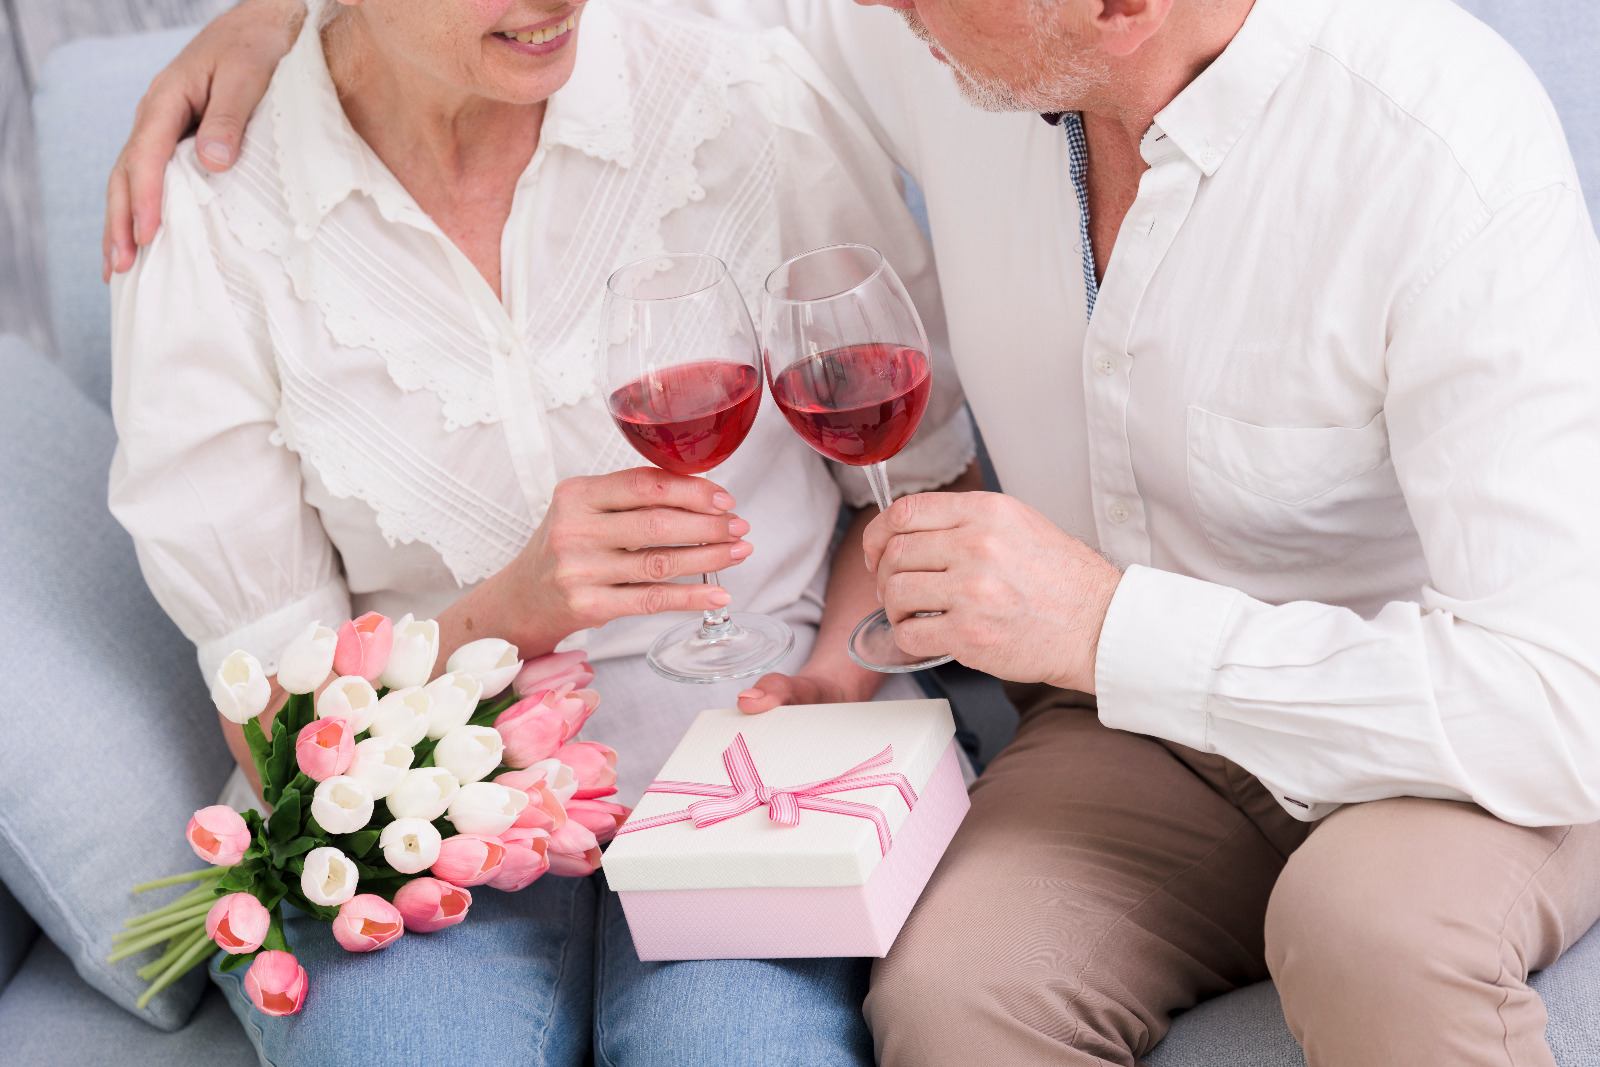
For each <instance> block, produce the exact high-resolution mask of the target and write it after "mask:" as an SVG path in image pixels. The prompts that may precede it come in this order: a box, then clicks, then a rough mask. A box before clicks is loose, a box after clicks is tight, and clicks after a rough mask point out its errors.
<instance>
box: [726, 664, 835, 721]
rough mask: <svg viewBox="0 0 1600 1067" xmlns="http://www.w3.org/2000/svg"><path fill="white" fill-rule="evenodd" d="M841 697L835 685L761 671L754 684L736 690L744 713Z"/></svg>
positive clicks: (826, 701)
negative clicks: (742, 689) (761, 673)
mask: <svg viewBox="0 0 1600 1067" xmlns="http://www.w3.org/2000/svg"><path fill="white" fill-rule="evenodd" d="M843 699H844V691H843V690H842V689H841V688H840V687H839V686H837V685H835V684H832V683H830V682H826V681H823V680H822V679H820V678H812V677H809V676H807V675H803V674H796V675H792V676H791V675H787V674H777V673H773V674H764V675H762V676H761V678H760V680H758V681H757V682H756V684H755V685H753V686H751V687H750V688H749V689H746V690H745V691H744V692H742V693H740V694H739V710H740V711H742V712H744V713H745V714H746V715H759V714H761V713H762V712H763V711H771V710H772V709H773V708H776V707H781V706H782V705H784V704H835V703H838V702H840V701H841V700H843Z"/></svg>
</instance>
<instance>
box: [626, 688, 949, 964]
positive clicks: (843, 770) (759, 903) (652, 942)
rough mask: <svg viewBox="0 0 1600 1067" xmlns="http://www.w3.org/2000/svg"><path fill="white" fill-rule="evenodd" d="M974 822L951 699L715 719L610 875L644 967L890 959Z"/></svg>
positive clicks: (692, 732) (630, 830)
mask: <svg viewBox="0 0 1600 1067" xmlns="http://www.w3.org/2000/svg"><path fill="white" fill-rule="evenodd" d="M966 812H967V790H966V785H965V783H964V782H963V781H962V778H961V768H960V765H959V764H958V763H957V762H956V749H955V723H954V721H953V720H952V719H951V717H950V705H949V703H948V702H947V701H943V700H899V701H877V702H873V703H866V704H815V705H797V706H793V707H782V708H776V709H774V710H772V711H769V712H767V713H766V714H764V715H744V714H742V713H740V712H739V711H737V710H735V709H717V710H711V711H704V712H701V713H700V716H699V717H698V718H697V719H695V721H694V724H693V725H692V726H691V727H690V728H689V731H688V733H686V734H685V735H684V737H683V740H682V741H681V742H679V744H678V747H677V749H675V750H674V751H673V753H672V756H671V758H669V759H668V760H667V762H666V765H665V766H664V767H662V768H661V771H660V773H659V774H658V775H657V776H656V781H655V782H653V783H652V784H651V786H650V789H649V791H648V792H646V793H645V795H644V797H643V798H642V799H641V800H640V801H639V805H638V807H636V808H635V809H634V811H633V814H632V816H630V817H629V819H628V821H627V823H625V824H624V825H623V827H622V828H621V829H620V830H618V832H617V836H616V839H615V840H613V841H612V842H611V845H610V847H609V848H607V850H606V853H605V858H604V861H603V864H602V869H603V870H604V871H605V876H606V881H607V882H608V884H609V885H610V886H611V888H612V889H614V890H616V891H617V893H618V895H619V896H620V897H621V900H622V908H623V911H624V912H626V914H627V916H628V927H629V929H630V930H631V931H632V933H633V944H634V948H635V949H637V950H638V953H639V958H640V959H645V960H698V959H772V958H779V957H794V956H882V955H884V954H885V953H887V952H888V951H889V946H890V945H892V944H894V939H895V936H896V935H897V934H898V933H899V932H900V927H901V925H902V924H904V922H905V920H906V916H907V915H908V914H910V912H911V906H912V905H913V904H915V903H916V902H917V898H918V897H919V896H921V894H922V889H923V886H925V885H926V884H927V882H928V877H929V876H930V875H931V874H932V873H933V868H934V866H935V865H936V864H937V863H938V862H939V857H940V856H941V855H943V854H944V850H945V847H946V846H947V845H948V844H949V843H950V838H951V837H952V836H953V835H954V834H955V832H956V827H957V826H959V825H960V824H961V819H962V817H963V816H964V815H966Z"/></svg>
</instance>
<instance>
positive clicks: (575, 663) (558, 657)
mask: <svg viewBox="0 0 1600 1067" xmlns="http://www.w3.org/2000/svg"><path fill="white" fill-rule="evenodd" d="M587 658H588V653H587V652H584V651H583V650H582V649H574V650H573V651H571V652H552V653H550V654H549V655H547V656H536V657H534V658H533V659H530V660H528V661H527V662H526V663H524V664H523V665H522V670H520V671H518V672H517V677H516V678H515V680H513V681H512V683H511V691H512V692H514V693H516V694H517V696H519V697H525V696H528V695H530V694H536V693H538V692H540V691H541V690H545V689H560V688H561V687H562V686H564V685H570V686H572V687H573V688H574V689H581V688H583V687H584V686H586V685H588V684H589V683H590V682H592V681H594V668H593V667H590V666H589V664H588V663H587V662H586V660H587Z"/></svg>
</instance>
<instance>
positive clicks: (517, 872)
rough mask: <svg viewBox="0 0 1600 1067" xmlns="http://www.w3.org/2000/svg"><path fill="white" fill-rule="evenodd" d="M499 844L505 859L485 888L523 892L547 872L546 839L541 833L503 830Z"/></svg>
mask: <svg viewBox="0 0 1600 1067" xmlns="http://www.w3.org/2000/svg"><path fill="white" fill-rule="evenodd" d="M500 842H501V844H503V845H505V847H506V858H505V862H504V863H503V864H502V865H501V867H500V873H499V874H497V875H495V876H494V877H493V878H491V879H489V881H488V883H487V884H488V886H489V888H491V889H502V890H504V891H506V892H507V893H514V892H516V891H517V890H518V889H526V888H527V887H528V886H530V885H532V884H533V883H534V882H535V881H537V880H538V878H539V876H540V875H542V874H543V873H544V872H545V871H547V870H549V869H550V860H549V858H548V857H547V856H546V852H547V851H548V850H549V847H550V835H549V834H547V833H545V832H544V831H543V830H516V829H511V830H507V831H506V832H505V833H503V834H501V835H500Z"/></svg>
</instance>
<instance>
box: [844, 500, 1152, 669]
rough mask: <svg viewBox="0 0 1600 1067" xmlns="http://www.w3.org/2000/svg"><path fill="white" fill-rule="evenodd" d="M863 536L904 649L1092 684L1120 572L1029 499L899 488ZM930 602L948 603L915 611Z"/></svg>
mask: <svg viewBox="0 0 1600 1067" xmlns="http://www.w3.org/2000/svg"><path fill="white" fill-rule="evenodd" d="M865 548H866V554H867V568H868V569H869V570H872V571H874V572H875V573H876V575H877V581H878V595H879V597H880V598H882V600H883V603H884V606H885V607H886V608H887V609H888V612H889V621H890V622H891V623H893V624H894V628H895V643H896V644H898V645H899V646H900V647H901V648H902V649H904V650H905V651H906V652H907V653H909V654H911V655H913V656H932V655H938V654H940V653H948V654H950V655H953V656H955V657H956V659H958V660H960V661H961V662H962V663H964V664H966V665H967V666H968V667H972V668H975V669H977V670H980V671H987V672H988V673H990V674H993V675H995V676H997V677H1000V678H1005V679H1008V680H1010V681H1014V682H1048V683H1049V684H1051V685H1055V686H1059V687H1061V688H1063V689H1076V690H1079V691H1080V692H1085V693H1092V692H1094V666H1095V651H1096V647H1097V646H1098V644H1099V642H1100V628H1101V626H1102V625H1103V624H1104V622H1105V617H1106V609H1107V608H1108V607H1110V605H1111V596H1112V594H1113V593H1115V592H1116V589H1117V583H1118V582H1120V581H1121V580H1122V573H1121V572H1120V571H1118V570H1117V568H1116V567H1114V566H1112V565H1111V564H1110V563H1108V562H1106V560H1105V559H1103V558H1102V557H1101V556H1100V555H1099V554H1098V553H1096V552H1095V551H1093V550H1092V549H1090V548H1089V547H1088V546H1087V545H1085V544H1084V543H1083V542H1082V541H1079V540H1078V539H1077V538H1075V537H1071V536H1069V535H1068V534H1066V533H1065V532H1063V531H1062V530H1061V529H1060V528H1059V527H1057V526H1056V525H1054V524H1053V523H1051V522H1050V521H1049V520H1048V519H1046V518H1045V517H1044V516H1043V515H1041V514H1039V513H1038V512H1037V511H1034V510H1033V509H1032V508H1030V507H1028V506H1027V505H1026V504H1023V503H1021V502H1020V501H1018V500H1015V499H1013V498H1011V497H1008V496H1002V495H1000V494H998V493H921V494H918V495H916V496H907V497H902V498H901V499H899V500H897V501H896V502H895V504H894V506H893V507H891V508H890V509H889V510H888V511H886V512H884V513H883V514H882V515H879V516H878V517H877V518H876V519H874V520H873V521H872V523H871V525H869V526H868V527H867V532H866V538H865ZM934 611H936V612H942V613H943V614H940V615H935V616H929V617H926V618H918V617H916V616H917V613H918V612H934Z"/></svg>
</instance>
